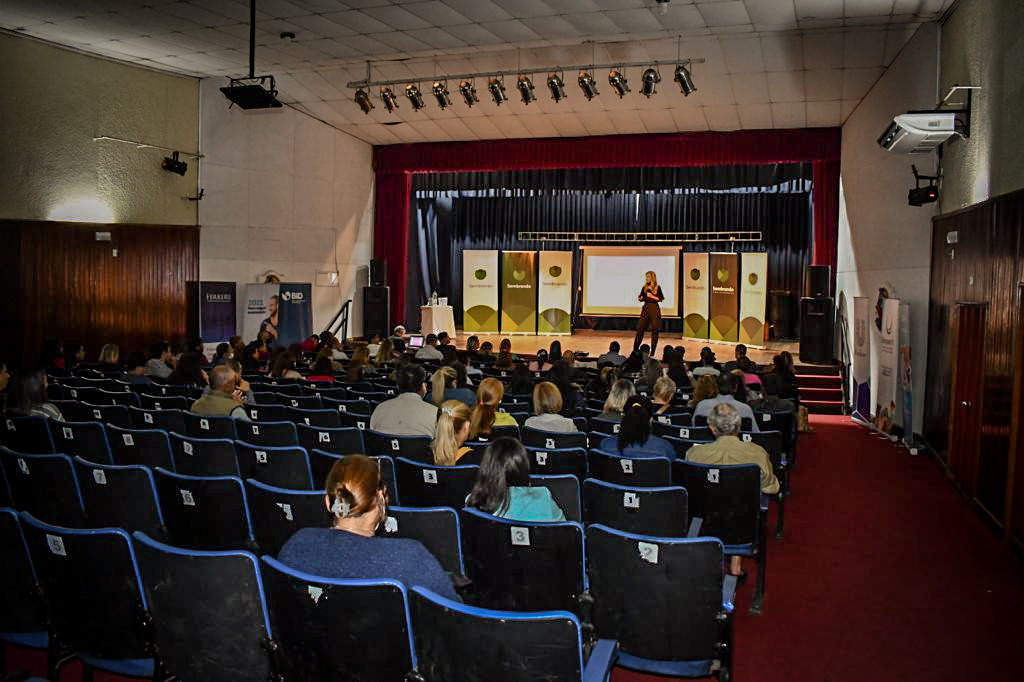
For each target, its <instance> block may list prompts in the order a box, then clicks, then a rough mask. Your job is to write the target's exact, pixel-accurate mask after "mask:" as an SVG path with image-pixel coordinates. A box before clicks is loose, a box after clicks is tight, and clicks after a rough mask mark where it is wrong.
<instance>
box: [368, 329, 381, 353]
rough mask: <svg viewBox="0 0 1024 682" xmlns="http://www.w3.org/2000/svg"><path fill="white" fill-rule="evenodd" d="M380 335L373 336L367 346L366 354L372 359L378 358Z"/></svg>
mask: <svg viewBox="0 0 1024 682" xmlns="http://www.w3.org/2000/svg"><path fill="white" fill-rule="evenodd" d="M380 343H381V341H380V334H372V335H371V336H370V339H369V341H368V342H367V344H366V352H367V353H369V354H370V357H371V358H376V357H377V353H379V352H380Z"/></svg>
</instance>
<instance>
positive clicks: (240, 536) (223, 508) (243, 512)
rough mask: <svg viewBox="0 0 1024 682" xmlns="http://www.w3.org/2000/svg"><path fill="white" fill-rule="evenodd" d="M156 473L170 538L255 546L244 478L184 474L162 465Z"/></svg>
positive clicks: (210, 545)
mask: <svg viewBox="0 0 1024 682" xmlns="http://www.w3.org/2000/svg"><path fill="white" fill-rule="evenodd" d="M155 474H156V490H157V495H158V496H159V497H160V509H161V511H162V512H163V515H164V524H165V525H166V526H167V536H168V538H169V540H170V542H173V543H174V544H175V545H177V546H179V547H188V548H191V549H208V550H229V549H243V548H250V547H252V544H253V538H252V522H251V521H250V519H249V506H248V503H247V501H246V497H245V488H244V486H243V485H242V479H240V478H238V477H237V476H210V477H203V476H182V475H181V474H175V473H172V472H170V471H166V470H164V469H159V468H158V469H156V470H155Z"/></svg>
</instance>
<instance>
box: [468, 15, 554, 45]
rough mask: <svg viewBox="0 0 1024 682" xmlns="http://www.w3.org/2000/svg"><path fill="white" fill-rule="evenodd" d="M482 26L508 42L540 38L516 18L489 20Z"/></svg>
mask: <svg viewBox="0 0 1024 682" xmlns="http://www.w3.org/2000/svg"><path fill="white" fill-rule="evenodd" d="M482 26H483V27H484V28H486V29H487V30H488V31H490V32H491V33H493V34H494V35H496V36H498V37H499V38H501V39H502V40H504V41H505V42H508V43H516V42H526V41H530V40H537V39H538V38H540V36H539V35H537V33H535V32H534V31H533V30H532V29H531V28H530V27H529V26H527V25H526V24H524V23H523V22H521V21H519V20H518V19H507V20H505V21H489V22H487V23H485V24H482Z"/></svg>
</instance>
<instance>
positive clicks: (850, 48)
mask: <svg viewBox="0 0 1024 682" xmlns="http://www.w3.org/2000/svg"><path fill="white" fill-rule="evenodd" d="M885 39H886V32H885V31H855V32H847V33H845V34H844V36H843V40H844V43H843V44H844V47H843V65H844V66H845V67H846V68H857V67H869V66H885V65H886V62H885Z"/></svg>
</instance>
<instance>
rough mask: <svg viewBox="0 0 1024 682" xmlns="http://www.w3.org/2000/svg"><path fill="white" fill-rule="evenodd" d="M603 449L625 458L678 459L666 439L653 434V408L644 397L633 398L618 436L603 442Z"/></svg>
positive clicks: (626, 407) (628, 401)
mask: <svg viewBox="0 0 1024 682" xmlns="http://www.w3.org/2000/svg"><path fill="white" fill-rule="evenodd" d="M601 449H602V450H604V451H606V452H617V453H619V454H620V455H622V456H623V457H637V458H644V457H668V458H669V459H675V458H676V451H675V448H673V447H672V444H671V443H669V442H668V441H667V440H665V439H664V438H660V437H658V436H655V435H652V434H651V406H650V403H649V402H648V401H647V399H646V398H644V397H643V396H633V397H631V398H629V400H627V401H626V405H625V407H624V408H623V410H622V426H621V427H620V428H619V435H618V436H609V437H607V438H605V439H604V440H602V441H601Z"/></svg>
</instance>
